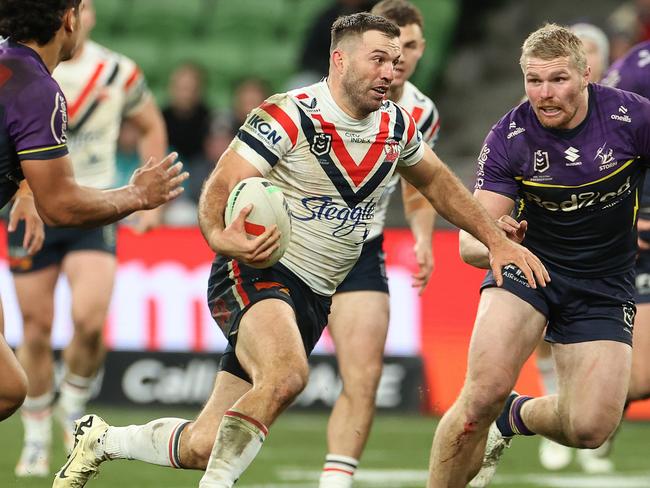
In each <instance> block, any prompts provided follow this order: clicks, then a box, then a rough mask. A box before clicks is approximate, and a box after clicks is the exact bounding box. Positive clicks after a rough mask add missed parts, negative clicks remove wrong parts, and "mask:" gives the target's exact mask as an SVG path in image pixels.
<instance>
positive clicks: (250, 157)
mask: <svg viewBox="0 0 650 488" xmlns="http://www.w3.org/2000/svg"><path fill="white" fill-rule="evenodd" d="M230 147H231V149H233V150H234V151H236V152H237V153H238V154H239V155H241V156H242V157H244V158H245V159H246V160H247V161H249V162H250V163H251V164H253V165H254V166H255V167H256V168H257V169H258V170H259V171H260V173H262V174H263V175H265V176H266V177H267V178H268V179H269V180H270V181H272V182H273V183H274V184H275V185H276V186H278V187H279V188H280V189H281V190H282V191H283V193H284V195H285V197H286V198H287V202H288V204H289V207H290V209H291V214H292V234H291V243H290V244H289V247H288V248H287V251H286V253H285V254H284V256H283V257H282V259H281V261H280V262H281V263H282V264H283V265H285V266H286V267H287V268H289V269H290V270H291V271H292V272H293V273H295V274H296V275H298V276H299V277H300V278H301V279H302V280H303V281H305V282H306V283H307V284H308V285H309V286H310V287H311V289H312V290H314V292H316V293H318V294H321V295H327V296H329V295H332V294H334V292H335V291H336V287H337V286H338V285H339V283H340V282H341V281H342V280H343V278H345V276H346V275H347V273H348V271H350V269H351V268H352V266H353V265H354V263H355V262H356V260H357V258H358V257H359V254H360V253H361V247H362V245H363V243H364V241H365V240H366V239H367V238H368V235H369V233H370V226H371V224H372V221H373V220H374V218H375V209H376V206H377V202H378V201H379V198H380V196H381V194H382V193H383V192H384V190H385V189H386V187H387V185H388V183H389V181H390V178H391V176H392V175H393V172H394V171H395V167H396V166H410V165H413V164H416V163H418V162H419V161H420V160H421V159H422V156H423V152H424V146H423V143H422V137H421V135H420V132H419V131H418V130H417V126H416V123H415V120H413V117H411V116H410V115H409V113H408V112H407V111H406V110H404V109H403V108H401V107H399V106H397V105H395V104H394V103H392V102H390V101H386V102H384V103H383V105H382V106H381V108H380V109H379V110H377V111H375V112H373V113H371V114H370V115H368V117H366V118H365V119H363V120H357V119H354V118H352V117H350V116H349V115H347V114H346V113H345V112H344V111H343V110H341V108H339V107H338V105H336V102H335V101H334V99H333V98H332V95H331V93H330V91H329V87H328V86H327V82H326V81H321V82H319V83H316V84H314V85H311V86H308V87H305V88H301V89H298V90H293V91H291V92H289V93H283V94H279V95H274V96H272V97H271V98H269V99H268V100H267V101H266V102H265V103H264V104H262V105H261V106H260V107H258V108H257V109H255V110H253V111H252V112H251V113H250V114H249V116H248V119H247V120H246V123H245V124H244V125H243V126H242V127H241V129H240V130H239V133H238V134H237V137H236V138H235V139H234V140H233V142H232V144H231V145H230Z"/></svg>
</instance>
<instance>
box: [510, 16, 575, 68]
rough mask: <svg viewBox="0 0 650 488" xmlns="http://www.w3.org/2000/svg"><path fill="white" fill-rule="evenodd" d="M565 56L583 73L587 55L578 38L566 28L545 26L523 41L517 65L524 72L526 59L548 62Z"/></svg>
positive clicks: (552, 25) (551, 25) (554, 25)
mask: <svg viewBox="0 0 650 488" xmlns="http://www.w3.org/2000/svg"><path fill="white" fill-rule="evenodd" d="M567 56H568V57H569V60H570V62H571V63H573V66H575V67H576V68H577V69H578V71H579V72H580V73H584V72H585V70H586V69H587V55H586V54H585V48H584V45H583V44H582V41H581V40H580V38H579V37H578V36H577V35H575V34H574V33H573V32H571V31H570V30H569V28H567V27H564V26H561V25H557V24H546V25H544V26H543V27H540V28H539V29H537V30H536V31H535V32H533V33H532V34H530V35H529V36H528V38H527V39H526V40H525V41H524V44H523V45H522V46H521V58H520V59H519V64H520V65H521V69H522V70H524V71H525V65H526V60H527V59H528V58H539V59H543V60H545V61H550V60H552V59H555V58H564V57H567Z"/></svg>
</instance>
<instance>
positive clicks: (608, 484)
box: [0, 408, 650, 488]
mask: <svg viewBox="0 0 650 488" xmlns="http://www.w3.org/2000/svg"><path fill="white" fill-rule="evenodd" d="M96 411H97V413H99V414H100V415H102V416H104V417H105V418H106V420H107V421H109V422H110V423H112V424H116V425H126V424H129V423H141V422H143V421H146V420H148V419H151V418H154V417H161V416H181V417H183V416H185V417H188V416H192V415H193V412H179V411H171V410H165V411H150V410H125V409H112V408H111V409H107V408H97V409H96ZM325 424H326V416H325V415H323V414H298V413H291V412H290V413H288V414H285V416H283V417H282V418H281V419H280V420H279V421H278V422H277V424H276V425H275V426H274V427H273V429H272V430H271V435H270V436H269V439H268V441H267V443H266V445H265V446H264V449H263V450H262V452H261V453H260V455H259V456H258V458H257V459H256V460H255V462H254V463H253V465H252V466H251V468H250V469H249V470H248V471H247V472H246V473H245V474H244V476H242V478H241V480H240V482H239V483H238V484H237V486H238V487H240V488H244V487H245V488H263V487H264V488H280V487H287V488H292V487H293V488H303V487H304V488H306V487H313V486H316V485H317V483H316V481H315V480H316V477H317V475H318V471H319V469H320V466H321V463H322V458H323V456H324V452H325V448H324V432H325ZM434 425H435V422H434V420H433V419H431V418H427V417H420V416H417V415H412V416H386V415H380V416H379V417H378V418H377V421H376V423H375V429H374V431H373V434H372V436H371V439H370V441H369V443H368V447H367V449H366V453H365V457H364V460H363V465H362V469H360V470H359V472H358V482H357V484H356V485H355V486H357V487H359V488H365V487H385V488H388V487H390V488H411V487H422V486H424V483H425V482H424V480H425V476H426V472H425V469H426V465H427V458H428V453H429V448H430V445H431V436H432V432H433V427H434ZM21 437H22V428H21V425H20V421H19V419H18V418H17V417H16V416H14V417H13V418H11V419H9V420H7V421H5V422H3V423H2V424H0V439H2V447H3V452H4V454H5V455H4V456H2V458H1V459H2V461H1V464H0V486H1V487H3V488H6V487H26V488H31V487H44V486H45V487H49V486H50V483H49V479H16V478H15V477H14V475H13V468H14V464H15V462H16V459H17V457H18V453H19V451H20V447H21V446H20V440H21ZM649 439H650V424H646V423H626V424H625V425H624V428H623V430H622V431H621V433H620V435H619V438H618V442H617V445H616V450H615V452H614V456H613V458H614V461H615V463H616V465H617V467H618V468H619V472H618V473H617V475H616V476H614V477H611V476H610V477H604V476H590V477H588V476H585V475H582V474H581V473H579V471H578V470H577V467H576V466H575V465H572V466H571V467H570V468H568V469H567V470H565V471H562V472H560V473H559V474H553V475H549V474H548V473H544V472H543V470H542V469H541V467H540V466H539V464H538V461H537V457H536V450H537V440H536V439H524V438H522V439H517V440H516V442H515V444H514V447H513V448H512V449H510V450H509V451H508V452H507V455H506V456H505V457H504V459H503V462H502V464H501V466H500V469H499V478H498V479H497V482H495V483H493V485H492V486H495V487H504V488H505V487H510V488H525V487H546V488H551V487H553V488H574V487H577V488H642V487H650V457H649V456H648V452H649V444H650V440H649ZM59 440H60V438H59V436H58V432H57V433H56V436H55V441H57V445H56V450H55V453H54V458H53V462H52V467H53V469H54V468H58V467H59V466H60V465H61V464H62V463H63V462H64V455H63V452H62V449H61V448H60V447H59V445H58V441H59ZM200 476H201V474H200V473H198V472H184V471H178V470H171V469H169V468H161V467H156V466H148V465H146V464H144V463H140V462H137V461H115V462H110V463H106V464H105V465H103V467H102V471H101V475H100V477H99V478H97V479H96V480H93V481H91V482H90V483H89V484H88V485H87V486H89V487H97V488H100V487H105V488H108V487H111V488H114V487H118V488H126V487H129V488H131V487H132V488H149V487H151V488H154V487H155V488H181V487H191V486H198V481H199V479H200Z"/></svg>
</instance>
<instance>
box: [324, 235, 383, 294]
mask: <svg viewBox="0 0 650 488" xmlns="http://www.w3.org/2000/svg"><path fill="white" fill-rule="evenodd" d="M383 244H384V235H383V234H381V235H380V236H379V237H376V238H374V239H373V240H371V241H367V242H365V243H364V244H363V248H362V249H361V255H360V256H359V259H358V261H357V262H356V264H355V265H354V267H353V268H352V269H351V270H350V272H349V273H348V275H347V276H346V277H345V279H344V280H343V282H342V283H341V284H340V285H339V286H338V288H337V289H336V293H340V292H345V291H381V292H384V293H388V277H387V276H386V253H384V247H383Z"/></svg>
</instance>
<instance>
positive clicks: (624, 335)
mask: <svg viewBox="0 0 650 488" xmlns="http://www.w3.org/2000/svg"><path fill="white" fill-rule="evenodd" d="M549 273H550V275H551V281H550V283H547V284H546V287H542V286H538V287H537V288H536V289H535V288H531V287H530V286H529V285H528V282H527V281H526V277H525V276H524V274H523V273H522V272H521V271H520V270H519V268H517V267H516V266H514V265H508V266H506V267H505V268H504V270H503V286H502V288H503V289H504V290H508V291H509V292H510V293H512V294H514V295H516V296H518V297H519V298H521V299H522V300H524V301H526V302H528V303H530V304H531V305H532V306H533V307H535V308H536V309H537V310H539V311H540V312H541V313H542V314H544V315H545V316H546V318H547V319H548V326H547V327H546V337H545V339H546V340H547V341H548V342H555V343H559V344H574V343H578V342H589V341H599V340H611V341H617V342H624V343H625V344H629V345H632V328H633V326H634V315H635V313H636V307H635V305H634V292H635V288H634V271H633V270H632V271H629V272H627V273H624V274H620V275H615V276H607V277H603V278H574V277H572V276H566V275H563V274H560V273H557V272H554V271H552V270H550V269H549ZM493 286H496V282H495V281H494V278H493V276H492V272H491V271H490V272H488V274H487V276H486V277H485V280H483V283H482V284H481V290H483V289H485V288H489V287H493Z"/></svg>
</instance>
